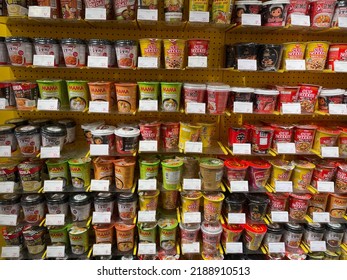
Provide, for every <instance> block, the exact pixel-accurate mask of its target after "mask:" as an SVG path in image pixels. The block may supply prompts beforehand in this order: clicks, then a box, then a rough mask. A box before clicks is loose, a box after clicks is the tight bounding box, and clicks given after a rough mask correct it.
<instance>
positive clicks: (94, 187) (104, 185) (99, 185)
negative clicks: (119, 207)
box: [90, 179, 110, 192]
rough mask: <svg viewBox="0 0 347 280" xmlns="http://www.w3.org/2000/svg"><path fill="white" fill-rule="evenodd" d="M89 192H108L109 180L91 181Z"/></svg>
mask: <svg viewBox="0 0 347 280" xmlns="http://www.w3.org/2000/svg"><path fill="white" fill-rule="evenodd" d="M90 190H91V191H92V192H108V191H109V190H110V181H109V180H94V179H93V180H91V182H90Z"/></svg>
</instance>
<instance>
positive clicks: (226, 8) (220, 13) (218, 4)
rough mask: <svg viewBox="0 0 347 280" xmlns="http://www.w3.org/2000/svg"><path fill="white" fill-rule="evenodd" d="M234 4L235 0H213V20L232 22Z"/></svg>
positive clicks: (214, 21) (225, 22)
mask: <svg viewBox="0 0 347 280" xmlns="http://www.w3.org/2000/svg"><path fill="white" fill-rule="evenodd" d="M233 5H234V1H233V0H227V1H224V0H213V1H212V10H211V17H212V22H213V23H223V24H230V20H231V15H232V11H233Z"/></svg>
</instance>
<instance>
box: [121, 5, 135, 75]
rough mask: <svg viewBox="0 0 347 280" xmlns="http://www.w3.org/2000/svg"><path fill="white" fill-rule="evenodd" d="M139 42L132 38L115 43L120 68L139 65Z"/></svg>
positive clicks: (130, 67)
mask: <svg viewBox="0 0 347 280" xmlns="http://www.w3.org/2000/svg"><path fill="white" fill-rule="evenodd" d="M134 1H135V0H134ZM137 49H138V43H137V42H136V41H132V40H118V41H116V43H115V50H116V57H117V65H118V68H121V69H132V68H135V67H136V65H137V55H138V50H137Z"/></svg>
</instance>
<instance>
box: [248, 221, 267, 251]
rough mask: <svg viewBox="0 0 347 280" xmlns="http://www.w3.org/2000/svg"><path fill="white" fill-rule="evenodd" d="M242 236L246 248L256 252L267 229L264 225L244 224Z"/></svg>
mask: <svg viewBox="0 0 347 280" xmlns="http://www.w3.org/2000/svg"><path fill="white" fill-rule="evenodd" d="M244 230H245V233H244V235H243V237H244V242H245V244H246V248H247V249H248V250H251V251H257V250H258V249H259V248H260V246H261V243H262V241H263V239H264V237H265V233H266V231H267V227H266V226H265V225H257V224H246V225H245V226H244Z"/></svg>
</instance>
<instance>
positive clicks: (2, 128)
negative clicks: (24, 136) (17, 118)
mask: <svg viewBox="0 0 347 280" xmlns="http://www.w3.org/2000/svg"><path fill="white" fill-rule="evenodd" d="M15 128H16V126H15V125H14V124H2V125H0V146H11V152H14V151H16V150H17V140H16V137H15V136H14V129H15Z"/></svg>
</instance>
